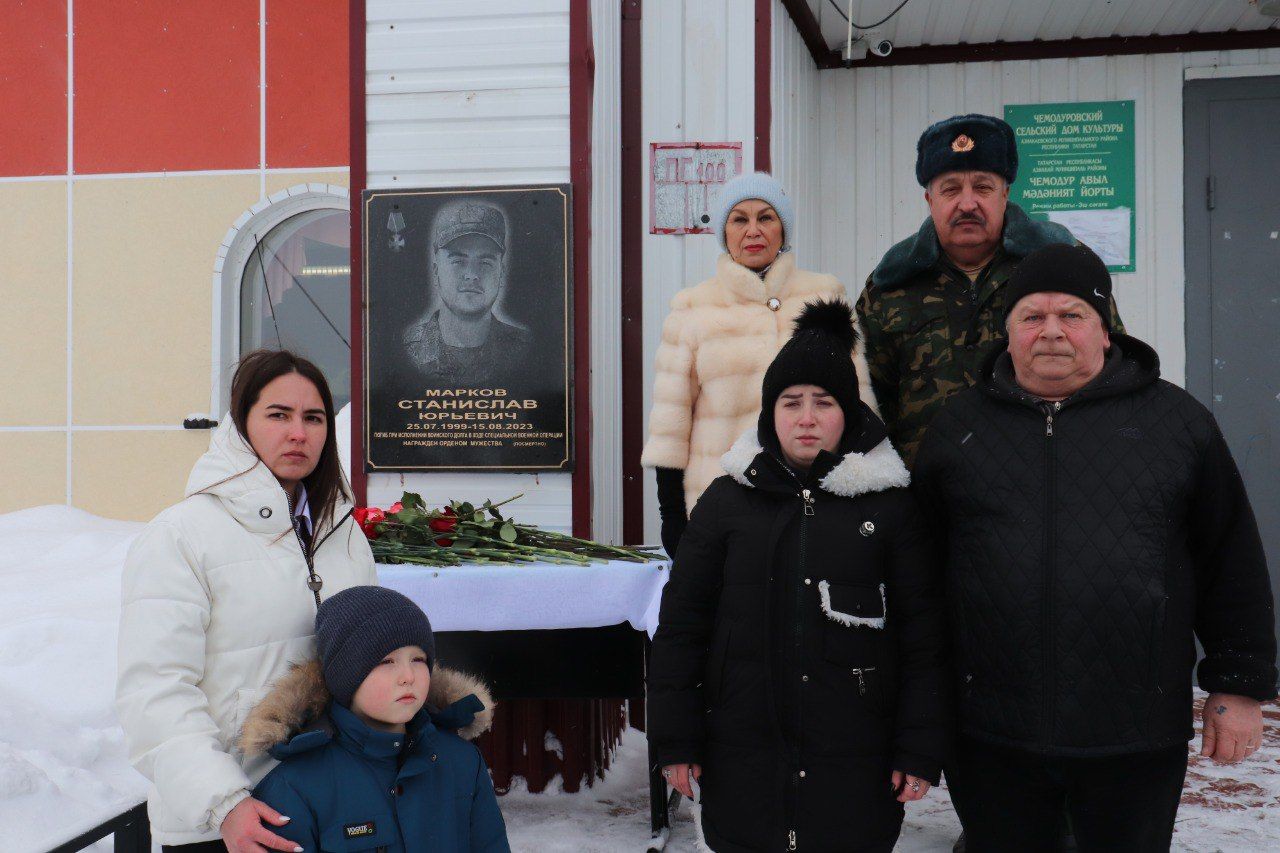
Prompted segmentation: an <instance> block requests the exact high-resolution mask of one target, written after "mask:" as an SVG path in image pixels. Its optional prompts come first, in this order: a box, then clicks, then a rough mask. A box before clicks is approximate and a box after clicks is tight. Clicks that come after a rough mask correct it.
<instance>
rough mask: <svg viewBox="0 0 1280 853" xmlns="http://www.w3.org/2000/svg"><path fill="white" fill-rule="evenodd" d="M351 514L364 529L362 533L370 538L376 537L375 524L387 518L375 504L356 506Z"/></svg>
mask: <svg viewBox="0 0 1280 853" xmlns="http://www.w3.org/2000/svg"><path fill="white" fill-rule="evenodd" d="M351 515H352V517H354V518H355V520H356V524H358V525H360V529H361V530H363V531H364V535H365V536H367V537H369V538H370V539H377V538H378V529H377V524H378V523H379V522H381V521H386V520H387V514H386V513H385V512H383V511H382V510H380V509H378V508H377V507H376V506H358V507H356V508H355V511H354V512H352V514H351Z"/></svg>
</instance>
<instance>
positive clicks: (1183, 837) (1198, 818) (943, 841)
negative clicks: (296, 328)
mask: <svg viewBox="0 0 1280 853" xmlns="http://www.w3.org/2000/svg"><path fill="white" fill-rule="evenodd" d="M141 528H142V525H140V524H134V523H127V522H117V521H107V520H105V519H101V518H97V517H95V516H92V515H89V514H87V513H84V512H81V511H79V510H74V509H69V508H66V507H60V506H59V507H40V508H37V509H30V510H23V511H21V512H15V513H10V514H8V515H0V602H3V603H4V606H3V608H0V838H3V841H2V842H0V846H2V847H3V849H4V851H5V853H37V851H47V850H48V849H50V848H51V847H53V846H56V845H57V844H59V843H61V842H63V841H66V840H68V839H70V838H73V837H75V836H76V835H79V834H80V833H82V832H84V831H86V830H88V829H89V828H91V827H93V826H96V825H97V824H99V823H102V822H103V821H105V820H107V819H109V818H111V817H113V816H115V815H117V814H119V813H120V812H122V811H124V810H125V809H127V808H128V807H130V806H132V805H134V804H136V803H138V802H141V801H142V800H143V799H144V798H145V796H146V789H147V783H146V780H144V779H143V778H142V777H141V776H140V775H138V774H137V773H136V772H134V771H133V770H132V769H131V768H130V767H129V765H128V761H127V759H126V754H125V747H124V737H123V734H122V732H121V731H120V728H119V725H118V724H117V723H116V720H115V717H114V714H113V712H112V709H111V697H112V691H113V687H114V683H115V666H116V659H115V647H116V625H117V622H118V621H119V615H120V609H119V598H120V572H121V569H122V567H123V564H124V556H125V552H126V550H127V549H128V546H129V542H130V541H131V540H132V539H133V537H134V536H136V535H137V533H138V531H139V530H140V529H141ZM1199 695H1200V697H1201V698H1200V700H1199V701H1200V702H1202V701H1203V694H1199ZM1264 710H1265V713H1266V715H1267V730H1266V733H1265V735H1264V746H1263V749H1262V750H1261V751H1259V752H1258V753H1257V754H1255V755H1254V756H1253V757H1251V758H1250V759H1249V760H1248V761H1246V762H1245V763H1244V764H1243V765H1240V766H1237V767H1219V766H1217V765H1214V764H1212V763H1210V762H1207V761H1205V760H1204V759H1200V758H1198V757H1193V759H1192V762H1191V767H1190V769H1189V771H1188V774H1187V788H1186V791H1185V792H1184V795H1183V800H1182V808H1181V810H1180V811H1179V813H1178V824H1177V829H1176V832H1175V834H1174V843H1173V849H1174V850H1196V851H1212V850H1264V849H1280V707H1277V706H1276V705H1275V704H1274V703H1273V704H1271V705H1268V706H1267V707H1266V708H1265V709H1264ZM1195 745H1196V746H1197V747H1198V746H1199V738H1198V737H1197V739H1196V741H1195ZM543 747H544V749H547V750H549V751H552V752H557V753H559V752H560V751H562V749H563V747H562V746H561V744H560V743H559V741H558V740H557V739H556V738H555V736H554V735H551V734H550V733H548V734H547V736H546V737H545V738H544V744H543ZM646 761H647V747H646V743H645V738H644V734H643V733H641V732H638V731H636V730H635V729H628V730H627V731H626V733H625V734H624V735H623V739H622V744H621V746H620V747H619V749H618V752H617V754H616V755H615V757H614V761H613V765H612V769H611V770H610V771H609V774H608V777H607V778H606V779H604V780H602V781H600V780H598V781H597V782H596V783H595V787H594V788H584V789H583V790H582V791H581V792H579V793H577V794H565V793H563V790H562V787H561V786H560V784H559V780H553V782H552V783H551V784H550V785H549V786H548V788H547V792H546V793H543V794H530V793H528V791H527V790H525V789H524V787H523V785H522V783H521V782H520V780H516V784H515V785H514V786H513V788H512V791H511V793H509V794H508V795H506V796H504V797H501V798H499V801H498V802H499V804H500V806H501V808H502V812H503V814H504V815H505V817H506V821H507V828H508V831H509V834H510V837H511V846H512V849H513V850H516V851H518V853H556V852H557V851H564V853H569V851H573V853H591V851H598V853H614V851H627V850H643V849H644V844H645V842H646V841H647V840H648V838H649V789H648V778H647V776H646V775H645V764H646ZM958 834H959V824H958V823H957V821H956V817H955V813H954V812H953V811H952V809H951V803H950V799H949V797H948V796H947V791H946V790H945V788H944V789H939V790H935V791H931V792H930V793H929V796H928V797H926V798H925V799H924V800H923V801H922V802H919V803H912V804H910V805H908V806H907V820H906V825H905V826H904V828H903V832H902V840H901V841H900V842H899V844H898V850H900V851H926V850H937V851H946V850H950V849H951V844H952V842H953V841H954V840H955V837H956V836H957V835H958ZM93 849H94V850H95V851H101V853H105V851H109V850H110V849H111V846H110V841H104V842H100V843H99V844H98V845H95V847H94V848H93ZM158 849H159V848H158V847H157V848H156V850H158ZM694 849H695V848H694V830H693V823H692V819H691V817H690V814H689V808H688V806H687V805H684V806H683V807H682V808H681V809H680V810H679V812H678V814H677V815H676V817H675V826H674V832H673V834H672V839H671V842H670V844H669V845H668V846H667V850H669V851H673V853H685V851H693V850H694Z"/></svg>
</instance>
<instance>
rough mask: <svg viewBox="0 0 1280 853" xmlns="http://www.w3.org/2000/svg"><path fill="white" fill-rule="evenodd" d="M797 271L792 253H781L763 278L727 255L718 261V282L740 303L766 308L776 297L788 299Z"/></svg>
mask: <svg viewBox="0 0 1280 853" xmlns="http://www.w3.org/2000/svg"><path fill="white" fill-rule="evenodd" d="M795 269H796V258H795V254H794V253H792V252H782V253H780V254H779V255H778V257H776V258H774V261H773V264H772V265H771V266H770V267H769V270H768V271H767V272H766V273H765V274H764V278H761V277H760V275H759V273H756V272H755V271H754V270H749V269H747V268H746V267H744V266H743V265H742V264H740V263H738V262H737V261H735V260H734V259H733V258H731V257H730V256H729V254H728V253H727V252H726V253H722V254H721V255H720V257H719V258H717V259H716V279H717V280H718V281H720V282H721V283H722V284H723V285H724V287H725V289H726V290H728V291H729V292H730V293H731V294H733V296H734V298H735V299H737V300H738V301H740V302H750V303H758V304H763V303H764V302H766V301H768V300H769V298H770V297H774V296H776V297H778V298H779V299H785V298H786V297H787V293H788V291H789V290H790V288H789V287H788V284H789V282H790V280H791V274H792V273H793V272H795Z"/></svg>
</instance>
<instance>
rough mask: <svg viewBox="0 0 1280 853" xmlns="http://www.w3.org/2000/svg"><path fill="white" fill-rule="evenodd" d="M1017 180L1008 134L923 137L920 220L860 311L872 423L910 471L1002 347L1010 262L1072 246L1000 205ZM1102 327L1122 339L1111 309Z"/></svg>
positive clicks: (1064, 236)
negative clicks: (936, 424) (874, 407)
mask: <svg viewBox="0 0 1280 853" xmlns="http://www.w3.org/2000/svg"><path fill="white" fill-rule="evenodd" d="M1017 173H1018V151H1017V147H1016V145H1015V143H1014V136H1013V129H1012V128H1010V127H1009V125H1008V124H1006V123H1005V122H1004V121H1002V120H1000V119H998V118H994V117H992V116H984V115H965V116H955V117H953V118H949V119H946V120H944V121H940V122H938V123H937V124H934V125H932V126H930V127H929V128H928V129H926V130H925V132H924V133H923V134H922V135H921V137H920V141H919V143H918V144H917V147H916V179H917V180H918V181H919V182H920V185H921V186H923V187H924V188H925V201H926V202H927V203H928V204H929V218H928V219H926V220H925V221H924V224H923V225H921V226H920V230H919V231H918V232H916V234H915V235H914V236H912V237H908V238H907V239H905V240H903V241H902V242H900V243H898V244H896V245H894V246H893V247H892V248H891V249H889V251H888V252H886V253H885V255H884V258H883V259H882V260H881V261H880V263H879V265H877V266H876V268H875V270H874V271H873V272H872V273H871V276H870V277H869V278H868V279H867V285H866V288H865V289H864V290H863V291H862V296H861V297H860V298H859V299H858V304H857V312H858V319H859V321H860V323H861V324H862V329H863V331H864V333H865V335H866V341H867V361H868V363H869V366H870V368H871V381H872V385H873V387H874V389H875V394H876V399H877V400H878V401H879V403H880V414H881V417H882V418H883V419H884V422H885V425H886V426H887V427H888V429H889V436H890V437H891V438H892V440H893V443H894V445H895V446H896V447H897V448H898V451H899V452H900V453H901V454H902V457H903V459H904V460H905V461H906V463H907V465H908V466H911V465H913V464H914V462H915V455H916V449H917V448H918V447H919V445H920V440H921V438H923V437H924V432H925V429H927V428H928V426H929V422H930V421H931V420H932V419H933V416H934V415H935V414H936V413H937V411H938V409H939V408H940V407H941V406H942V404H943V402H944V401H946V399H947V398H948V397H950V396H951V395H952V394H955V393H957V392H959V391H963V390H964V389H966V388H969V387H970V386H972V385H973V384H974V382H975V381H976V380H977V378H978V366H979V365H980V364H981V363H982V360H983V357H984V356H985V355H986V354H987V353H988V352H990V351H991V349H992V348H993V347H995V348H999V347H1000V346H1002V345H1003V341H1004V337H1005V330H1004V317H1005V313H1006V310H1007V308H1008V306H1007V305H1006V301H1007V300H1006V298H1005V294H1004V287H1005V283H1006V282H1007V281H1008V280H1009V276H1010V274H1011V273H1012V272H1013V270H1014V269H1015V268H1016V267H1017V265H1018V261H1020V260H1021V259H1022V258H1023V257H1025V256H1026V255H1028V254H1030V253H1031V252H1033V251H1035V250H1036V249H1039V248H1042V247H1044V246H1047V245H1049V244H1051V243H1075V242H1076V241H1075V239H1074V238H1072V236H1071V232H1069V231H1067V229H1066V228H1064V227H1062V226H1061V225H1058V224H1056V223H1052V222H1041V221H1037V220H1033V219H1031V217H1029V216H1028V215H1027V214H1026V213H1025V212H1024V211H1023V210H1022V208H1020V207H1018V205H1016V204H1011V203H1009V186H1010V184H1012V183H1013V181H1014V179H1015V178H1016V177H1017ZM1111 324H1112V328H1113V329H1114V330H1116V331H1117V332H1123V331H1124V325H1123V324H1122V323H1121V322H1120V316H1119V314H1118V313H1117V312H1116V307H1115V302H1114V301H1112V302H1111Z"/></svg>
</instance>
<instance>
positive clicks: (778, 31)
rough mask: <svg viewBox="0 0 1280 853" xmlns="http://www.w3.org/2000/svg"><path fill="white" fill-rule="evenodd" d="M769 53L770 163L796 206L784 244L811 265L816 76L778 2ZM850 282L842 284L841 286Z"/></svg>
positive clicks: (815, 233) (818, 178)
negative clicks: (791, 230)
mask: <svg viewBox="0 0 1280 853" xmlns="http://www.w3.org/2000/svg"><path fill="white" fill-rule="evenodd" d="M771 35H772V39H771V44H770V51H771V53H772V56H771V65H772V68H773V70H772V81H773V82H772V85H771V87H770V89H771V92H770V97H771V99H772V111H773V115H772V118H771V120H770V148H769V154H770V159H771V161H772V163H771V167H772V172H773V174H774V176H775V177H776V178H777V179H778V180H779V181H781V182H782V186H783V187H785V188H786V190H787V193H788V194H789V195H790V196H791V199H792V201H793V202H794V203H795V206H796V228H795V231H796V233H795V234H794V235H788V242H790V243H791V247H792V249H793V250H794V251H795V253H796V263H798V264H799V265H800V266H801V267H802V268H809V269H813V268H814V265H815V264H817V263H818V261H819V260H820V259H821V257H822V255H821V248H822V241H821V236H822V232H821V229H820V228H819V221H820V208H819V206H818V205H819V201H820V198H819V192H818V187H819V186H820V185H821V183H822V170H821V169H820V168H818V167H819V160H818V154H819V150H820V147H819V141H820V136H821V125H820V123H819V115H818V106H819V97H818V95H819V86H818V81H819V79H820V74H822V73H829V72H819V71H818V69H817V67H816V66H815V65H814V64H813V58H812V57H811V56H810V55H809V50H808V48H806V47H805V45H804V40H803V39H801V38H800V34H799V33H798V32H797V31H796V28H795V27H794V26H793V25H792V23H791V19H790V18H788V17H787V11H786V9H785V8H784V7H783V5H782V2H781V0H773V26H772V28H771ZM850 284H851V282H848V281H846V282H844V285H845V287H846V288H848V287H849V285H850Z"/></svg>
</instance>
